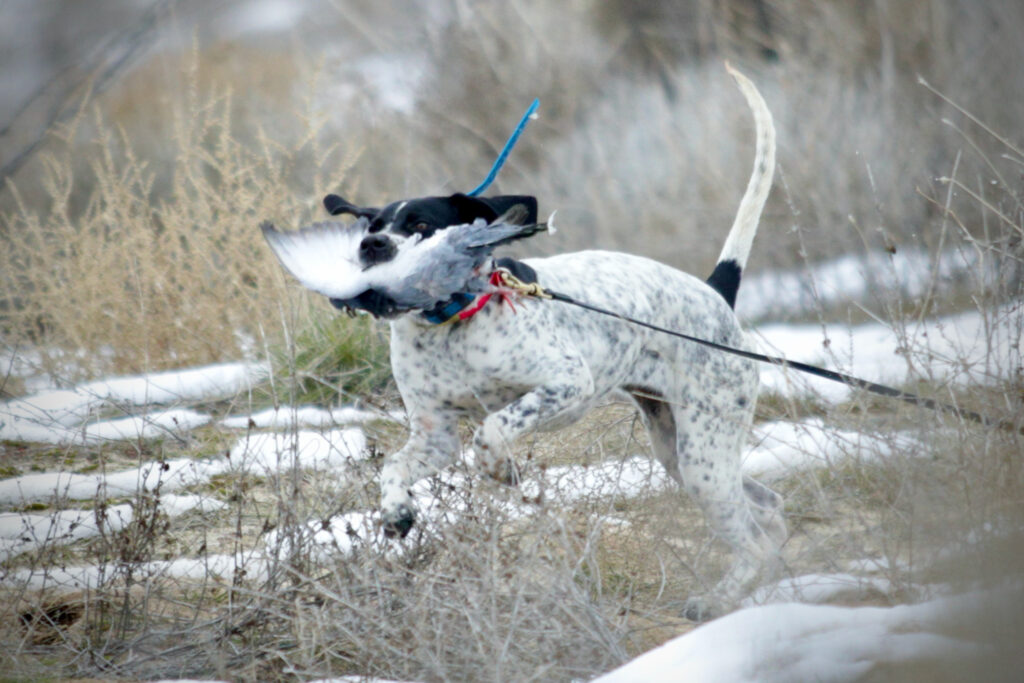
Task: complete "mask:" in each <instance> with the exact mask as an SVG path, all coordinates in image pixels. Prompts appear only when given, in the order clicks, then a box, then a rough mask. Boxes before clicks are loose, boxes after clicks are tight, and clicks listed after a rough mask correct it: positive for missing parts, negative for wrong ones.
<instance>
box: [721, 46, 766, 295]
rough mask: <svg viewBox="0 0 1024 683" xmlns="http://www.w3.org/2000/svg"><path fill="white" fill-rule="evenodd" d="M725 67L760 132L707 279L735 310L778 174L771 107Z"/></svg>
mask: <svg viewBox="0 0 1024 683" xmlns="http://www.w3.org/2000/svg"><path fill="white" fill-rule="evenodd" d="M725 68H726V69H727V70H728V71H729V73H730V74H732V77H733V78H735V79H736V82H737V83H738V84H739V86H740V90H741V91H742V92H743V96H744V97H746V98H747V104H748V105H749V106H750V109H751V110H752V111H753V112H754V124H755V127H756V129H757V150H756V152H755V154H754V172H753V174H751V176H750V182H749V183H747V190H746V192H744V193H743V199H741V200H740V208H739V210H738V211H737V212H736V220H734V221H733V224H732V229H731V230H730V231H729V236H728V237H726V239H725V246H723V247H722V253H721V254H719V256H718V265H716V266H715V270H714V271H712V273H711V277H709V278H708V284H709V285H711V287H713V288H714V289H715V291H717V292H718V293H719V294H721V295H722V298H724V299H725V300H726V301H727V302H728V303H729V306H730V307H735V305H736V292H737V291H738V290H739V288H740V276H741V275H742V273H743V267H744V266H745V265H746V264H747V257H748V256H749V255H750V246H751V245H752V244H753V242H754V235H755V234H756V233H757V223H758V221H759V220H760V218H761V211H762V210H763V209H764V203H765V201H766V200H767V199H768V192H769V191H770V190H771V188H772V177H773V176H774V175H775V126H774V124H773V123H772V115H771V112H769V111H768V105H767V104H765V102H764V99H763V98H762V97H761V93H759V92H758V91H757V88H756V87H754V84H753V83H751V82H750V79H748V78H747V77H746V76H744V75H743V74H741V73H740V72H739V71H736V70H735V69H733V68H732V66H730V65H729V63H728V62H726V64H725Z"/></svg>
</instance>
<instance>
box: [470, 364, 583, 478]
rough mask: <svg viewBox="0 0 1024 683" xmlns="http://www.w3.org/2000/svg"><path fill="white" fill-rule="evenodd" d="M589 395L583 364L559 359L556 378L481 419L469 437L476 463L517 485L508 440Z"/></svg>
mask: <svg viewBox="0 0 1024 683" xmlns="http://www.w3.org/2000/svg"><path fill="white" fill-rule="evenodd" d="M593 395H594V378H593V376H592V375H591V373H590V369H589V367H588V366H587V364H586V363H585V362H584V361H583V360H582V359H578V358H571V357H569V358H565V359H563V362H562V365H561V367H560V368H559V373H558V376H557V377H555V378H552V379H551V380H550V381H548V382H546V383H544V384H542V385H540V386H538V387H536V388H534V389H533V390H531V391H529V392H527V393H526V394H524V395H523V396H521V397H520V398H518V399H517V400H515V401H513V402H512V403H510V404H509V405H507V406H505V407H504V408H502V409H501V410H499V411H497V412H496V413H491V414H490V415H488V416H487V417H486V418H485V419H484V422H483V424H482V425H481V426H480V428H479V429H477V430H476V434H475V435H474V437H473V450H474V452H475V453H476V458H477V464H478V466H479V467H480V468H481V469H482V470H484V471H485V472H486V473H487V474H489V475H490V476H492V477H494V478H495V479H497V480H498V481H500V482H502V483H505V484H509V485H515V484H517V483H518V482H519V471H518V468H517V467H516V464H515V461H514V459H513V457H512V448H511V446H512V443H513V442H514V441H515V440H516V439H517V438H519V437H520V436H522V435H524V434H527V433H529V432H530V431H533V430H534V429H536V428H538V427H542V426H543V425H544V424H546V423H548V422H553V421H556V420H558V419H559V418H562V417H565V416H566V415H567V414H570V413H573V412H575V411H578V410H579V409H580V408H581V407H582V406H583V405H584V404H585V403H586V401H587V400H588V399H589V398H591V397H592V396H593Z"/></svg>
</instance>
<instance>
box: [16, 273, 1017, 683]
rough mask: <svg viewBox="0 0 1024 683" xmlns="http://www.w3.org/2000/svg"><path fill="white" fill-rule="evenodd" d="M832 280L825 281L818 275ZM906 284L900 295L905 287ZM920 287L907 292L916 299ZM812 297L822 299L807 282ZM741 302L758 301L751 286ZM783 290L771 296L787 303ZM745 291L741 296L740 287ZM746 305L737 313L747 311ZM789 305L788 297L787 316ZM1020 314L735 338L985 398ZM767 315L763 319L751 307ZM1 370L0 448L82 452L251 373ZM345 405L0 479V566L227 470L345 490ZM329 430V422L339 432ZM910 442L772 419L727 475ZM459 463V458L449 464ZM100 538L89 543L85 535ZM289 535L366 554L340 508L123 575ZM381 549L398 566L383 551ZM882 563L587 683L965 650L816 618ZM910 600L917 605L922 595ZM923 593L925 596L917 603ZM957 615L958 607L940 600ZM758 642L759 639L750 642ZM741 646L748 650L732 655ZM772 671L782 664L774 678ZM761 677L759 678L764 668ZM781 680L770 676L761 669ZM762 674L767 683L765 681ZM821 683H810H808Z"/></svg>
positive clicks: (627, 473) (176, 500) (179, 425)
mask: <svg viewBox="0 0 1024 683" xmlns="http://www.w3.org/2000/svg"><path fill="white" fill-rule="evenodd" d="M850 267H852V266H850V265H849V264H845V263H837V264H833V266H831V267H830V268H831V269H828V268H826V269H825V270H824V271H822V272H821V273H819V274H820V275H821V277H822V279H823V280H824V281H826V282H830V281H831V280H830V279H829V278H832V279H837V280H839V279H843V277H845V276H844V275H843V273H845V272H846V270H848V269H849V268H850ZM833 271H834V272H833ZM910 285H911V286H916V285H914V284H913V282H911V283H910ZM923 286H924V285H923V284H922V285H921V287H923ZM819 289H820V291H824V292H828V291H831V289H830V288H829V287H826V286H824V285H823V284H822V285H819ZM748 290H752V291H758V288H751V287H749V286H748ZM793 290H794V288H792V287H791V288H789V289H785V290H784V291H793ZM747 293H748V294H750V293H751V292H750V291H748V292H747ZM758 305H759V304H757V303H756V301H755V302H753V303H751V304H749V306H751V307H754V308H756V306H758ZM789 305H791V306H792V307H799V306H802V305H803V303H802V302H801V301H800V300H794V301H792V302H789ZM1020 305H1021V304H1019V303H1018V304H1015V305H1013V306H1009V305H1008V306H1004V307H1002V308H1000V309H997V310H994V311H991V312H990V313H989V314H988V315H986V316H981V315H980V314H978V313H977V312H974V313H963V314H959V315H955V316H948V317H944V318H940V319H932V320H923V321H917V322H915V323H913V324H909V325H908V326H907V327H906V328H904V329H903V330H900V331H894V330H893V329H891V328H889V327H887V326H885V325H881V324H864V325H860V326H856V327H844V326H839V325H837V326H829V327H827V328H822V327H821V326H819V325H770V326H763V327H761V328H758V329H756V330H754V331H753V334H752V336H753V338H754V339H755V340H756V342H757V344H758V345H759V347H760V348H761V349H762V350H764V351H765V352H768V353H772V354H779V355H785V356H787V357H788V358H790V359H794V360H802V361H806V362H813V363H820V364H823V365H825V366H827V367H831V368H835V369H839V370H841V371H843V372H847V373H850V374H854V375H857V376H860V377H864V378H866V379H869V380H874V381H880V382H886V383H896V384H899V383H902V382H905V381H908V380H911V379H914V378H925V379H929V380H932V381H943V382H948V383H950V384H961V383H964V382H967V381H971V382H975V383H981V384H985V383H987V382H990V381H993V380H995V379H998V378H1000V377H1005V376H1006V373H1007V372H1009V371H1012V368H1013V367H1014V363H1018V362H1019V359H1020V358H1021V349H1020V334H1021V332H1020V329H1019V326H1017V325H1016V324H1015V323H1018V322H1019V318H1020ZM765 310H768V309H765ZM4 364H5V365H6V366H7V367H8V368H9V370H8V371H9V372H10V373H11V374H15V375H20V376H22V377H23V378H25V379H26V383H25V385H26V386H35V387H37V388H39V389H40V390H39V391H37V392H36V393H33V394H31V395H29V396H24V397H21V398H17V399H14V400H11V401H8V402H6V403H3V404H0V440H2V441H10V442H39V443H49V444H62V445H74V444H83V445H84V444H95V443H100V442H106V441H116V440H130V441H137V440H140V439H152V438H177V439H186V438H187V437H188V434H189V432H190V430H193V429H195V428H196V427H198V426H202V425H210V424H212V423H214V422H215V420H214V417H213V416H212V415H211V414H209V413H207V412H203V411H201V410H199V409H198V408H196V405H197V404H202V403H204V402H210V401H215V400H217V399H222V398H225V397H233V396H237V395H239V394H245V393H246V392H248V391H249V390H250V389H251V387H252V385H253V384H254V383H256V382H259V381H260V380H262V379H263V378H264V377H265V376H266V373H267V368H266V367H265V366H263V365H259V364H255V365H254V364H245V363H234V364H224V365H216V366H209V367H202V368H190V369H185V370H181V371H178V372H166V373H160V374H154V375H148V376H139V377H118V378H109V379H104V380H100V381H95V382H88V383H83V384H79V385H77V386H74V387H71V388H63V389H56V388H52V387H47V386H45V381H43V380H40V379H39V378H37V377H35V376H34V375H33V368H32V364H31V362H30V358H29V360H26V356H24V355H21V356H17V357H14V356H9V357H8V358H6V359H4ZM762 384H763V387H764V390H766V391H769V392H772V393H775V394H778V395H781V396H786V397H797V398H808V397H810V398H812V399H813V400H815V401H817V402H819V403H821V404H828V403H832V402H839V401H844V400H847V399H848V398H849V394H850V391H849V389H848V388H847V387H845V386H843V385H839V384H833V383H828V382H826V381H824V380H817V379H812V378H808V377H806V376H802V375H799V374H796V373H793V372H783V371H781V370H780V369H778V368H776V367H772V366H764V367H763V368H762ZM396 418H400V416H397V415H387V414H382V413H377V412H371V411H366V410H361V409H356V408H352V407H340V408H333V409H323V408H318V407H309V406H296V407H288V406H284V407H280V408H276V409H268V410H265V411H261V412H255V413H253V414H241V415H234V416H228V417H219V418H217V419H216V426H217V427H218V428H220V429H222V430H227V431H230V432H233V433H234V434H235V436H234V443H233V445H232V446H231V447H230V448H229V449H228V450H227V453H226V454H224V455H219V456H216V457H207V458H179V459H172V460H165V461H160V462H150V463H146V464H143V465H141V466H137V467H132V468H126V469H124V470H121V471H113V472H111V471H106V472H102V473H98V472H86V473H82V472H77V473H76V472H69V471H62V470H59V469H55V470H53V471H48V472H34V473H31V474H25V475H22V476H19V477H12V478H8V479H4V480H2V481H0V509H2V510H6V511H5V512H0V561H4V560H8V559H11V558H16V557H17V556H18V555H19V554H21V553H25V552H27V551H33V550H38V549H40V548H44V547H46V548H52V547H59V546H61V545H65V544H70V543H74V542H76V541H79V540H81V539H84V538H88V537H90V536H94V535H96V534H99V533H101V531H103V532H116V531H117V530H119V529H122V528H124V527H125V526H126V525H127V524H129V523H130V521H131V520H132V518H133V515H134V514H136V506H137V504H138V497H139V496H140V495H142V494H154V493H157V492H158V493H159V496H158V497H157V500H158V504H159V505H160V506H161V508H162V510H163V511H164V512H165V513H166V514H167V515H168V516H169V517H174V516H177V515H182V514H185V513H197V514H202V513H205V512H211V511H215V510H217V509H220V508H222V507H224V506H225V505H226V502H225V501H224V500H220V499H218V498H217V497H216V496H215V495H213V494H205V495H196V494H194V493H181V492H182V491H183V490H184V489H189V488H192V489H193V490H195V488H196V487H201V485H202V484H204V483H207V482H209V481H210V480H211V478H212V477H215V476H217V475H221V474H224V473H230V472H246V473H249V474H254V475H256V476H271V475H275V474H279V473H282V472H287V471H291V470H294V469H300V470H303V471H326V472H330V473H331V475H332V477H333V478H334V479H336V480H338V481H345V480H346V478H348V479H352V478H353V477H358V476H361V474H360V470H359V468H358V467H357V466H356V465H358V463H360V462H362V461H364V460H365V459H366V458H367V457H368V456H369V453H368V448H367V440H366V437H365V435H364V432H363V429H362V428H361V426H360V425H363V424H365V423H367V422H368V421H371V420H394V419H396ZM346 425H347V426H346ZM912 443H913V441H912V437H910V436H904V435H899V434H896V435H892V434H889V435H887V436H886V438H884V439H883V438H878V437H876V436H874V435H871V434H863V433H858V432H852V431H842V430H837V429H835V428H833V427H829V426H827V425H826V424H825V423H824V422H822V421H821V420H819V419H817V418H809V419H804V420H802V421H799V422H795V423H794V422H772V423H766V424H762V425H760V426H758V427H757V428H756V430H755V433H754V435H753V439H752V444H753V445H752V446H751V447H750V448H749V449H748V451H747V453H746V455H745V465H744V466H745V468H746V469H747V471H748V472H750V473H752V474H755V475H758V476H759V477H761V478H762V479H765V480H771V479H774V478H780V477H783V476H786V475H787V474H791V473H792V472H794V471H800V470H808V469H811V468H818V467H830V466H834V465H835V464H837V463H839V462H841V461H842V460H843V459H844V458H848V457H855V458H857V459H858V460H859V461H861V462H863V461H865V460H870V459H884V458H886V457H888V456H889V455H890V454H891V453H892V452H894V449H895V450H896V451H903V452H906V451H907V450H910V449H909V448H908V445H910V444H912ZM467 457H468V458H471V455H470V454H467ZM442 477H443V480H444V482H445V483H446V484H447V485H448V486H449V487H451V488H452V489H453V490H462V489H466V488H468V483H467V481H466V480H465V477H464V475H462V474H460V473H458V472H449V473H444V474H443V475H442ZM669 485H670V482H669V481H668V480H667V478H666V477H665V476H664V475H663V473H662V472H661V470H660V469H659V468H658V467H656V466H654V465H652V463H651V461H650V459H649V458H647V457H645V456H644V455H642V454H636V455H627V456H625V457H622V458H619V459H617V460H612V461H608V462H604V463H602V464H599V465H597V466H591V467H588V468H583V467H579V466H572V465H566V466H560V467H550V468H548V469H546V470H541V471H539V472H534V476H533V477H532V478H529V479H527V480H526V481H524V482H523V484H522V490H523V499H533V500H540V499H543V500H544V501H546V502H548V503H552V504H556V505H569V504H571V503H573V502H574V501H576V500H579V499H580V498H582V497H604V498H609V499H611V498H613V497H615V498H620V499H621V498H632V497H637V496H643V495H647V494H648V493H650V492H651V491H657V490H660V489H663V488H665V487H668V486H669ZM415 493H416V494H417V500H418V504H419V506H420V513H419V514H420V516H421V518H425V519H426V520H428V521H429V520H430V519H431V518H432V517H440V516H444V515H452V514H456V515H457V514H459V512H460V510H459V508H458V504H455V506H454V507H453V506H452V505H451V504H448V505H446V506H445V507H444V509H441V508H439V507H438V506H437V505H436V503H435V501H434V497H433V496H432V495H431V493H430V487H429V485H428V484H422V485H419V486H417V488H416V491H415ZM106 500H121V501H126V502H118V503H116V504H106V505H104V506H103V508H102V509H103V511H104V515H103V520H102V525H101V524H100V522H99V520H98V514H97V509H98V508H97V501H106ZM504 505H505V506H506V508H507V509H506V512H507V513H508V514H509V515H510V516H516V515H520V514H523V515H525V514H528V513H529V510H530V507H529V505H530V504H528V503H523V502H515V501H508V502H506V503H504ZM101 526H102V529H101ZM281 533H288V534H290V535H291V537H292V538H295V534H296V533H298V534H300V535H303V536H304V537H305V538H306V540H307V541H310V542H311V543H312V545H313V547H315V548H319V549H320V551H321V552H322V553H323V555H324V556H329V555H336V554H338V553H347V552H352V551H353V550H354V549H356V548H357V547H358V546H360V545H361V544H377V543H380V540H379V538H378V536H379V534H378V532H377V529H376V527H375V522H374V515H373V512H372V511H370V510H360V511H352V512H348V513H346V514H343V515H337V516H335V517H332V518H330V519H328V520H320V519H318V520H311V521H310V522H309V523H308V525H306V527H305V528H302V529H298V530H296V529H286V530H276V531H275V532H272V533H270V534H266V535H265V536H264V538H263V539H262V545H261V546H258V547H255V548H252V549H250V550H248V551H247V552H246V553H244V554H234V555H232V554H220V555H217V554H211V555H208V556H206V557H204V558H201V559H195V558H177V559H175V558H171V559H165V560H162V561H155V562H149V563H145V564H144V565H140V566H139V567H138V570H139V571H140V572H142V573H144V574H145V575H146V576H174V577H203V576H211V575H213V576H221V577H229V576H232V575H233V574H234V571H235V569H236V568H237V567H240V566H242V565H244V566H245V570H246V573H247V575H248V576H250V577H253V576H259V575H260V573H261V572H263V571H264V569H265V568H266V567H267V566H268V563H269V562H272V561H273V560H274V556H275V554H276V553H279V552H281V551H282V549H283V548H285V547H286V544H282V542H281V539H280V537H279V534H281ZM386 552H401V551H400V550H388V551H386ZM883 565H884V561H883V560H878V559H873V558H864V559H863V560H858V561H854V562H852V563H850V566H848V567H845V568H842V570H841V571H836V572H833V573H825V574H822V573H812V574H806V575H802V576H794V577H790V578H788V579H786V580H784V581H782V582H779V583H776V584H772V585H768V586H765V587H763V588H762V589H761V590H759V591H757V592H756V593H755V594H754V595H752V596H751V597H750V598H749V599H748V601H747V603H746V608H745V609H742V610H740V611H738V612H736V613H734V614H732V615H730V616H728V617H725V618H723V619H720V620H718V621H715V622H713V623H712V624H710V625H707V626H704V627H702V628H700V629H698V630H696V631H694V632H693V633H690V634H687V635H684V636H682V637H680V638H678V639H676V640H673V641H670V642H669V643H666V644H665V645H664V646H662V647H661V648H658V649H656V650H653V651H651V652H649V653H647V654H645V655H643V656H641V657H639V658H637V659H636V660H635V661H634V662H632V663H630V664H628V665H627V666H626V667H624V668H623V669H621V670H619V671H617V672H612V673H610V674H608V675H607V676H604V677H602V678H601V679H600V680H603V681H610V682H612V681H627V680H629V681H632V680H651V681H654V680H675V679H676V676H675V675H673V674H672V673H671V672H678V671H686V672H687V675H688V676H690V677H693V678H694V679H695V680H736V681H739V680H776V678H777V679H778V680H794V679H807V678H815V679H820V680H851V679H853V678H856V677H857V676H858V675H861V674H862V673H863V672H864V671H865V670H866V667H870V666H871V665H872V663H877V662H892V661H897V660H901V659H903V660H905V659H907V658H913V657H930V658H933V657H940V658H941V657H951V656H956V655H957V654H958V653H962V652H966V651H971V652H977V650H978V648H979V647H982V646H980V645H978V644H977V643H970V642H965V641H961V640H957V639H955V638H950V637H947V636H945V635H942V634H941V633H940V632H939V631H937V630H936V628H937V627H935V628H933V626H934V625H935V624H938V623H939V622H940V621H941V620H942V618H943V616H942V615H943V614H944V613H945V611H947V610H949V609H953V608H958V607H963V604H962V602H963V601H965V600H968V601H969V600H970V598H969V597H960V598H956V597H953V598H941V599H934V600H932V601H930V602H923V603H921V604H917V605H909V606H900V607H894V608H857V609H852V608H844V607H834V606H823V605H822V604H821V603H828V602H830V601H833V600H836V599H837V598H838V597H839V596H843V595H847V594H849V593H850V592H851V591H852V592H854V593H857V592H863V591H865V590H868V591H874V592H876V593H878V594H882V595H885V594H888V593H889V592H890V590H891V588H892V587H891V586H890V585H889V581H888V579H887V578H885V576H883V575H881V573H880V570H881V569H885V568H886V567H884V566H883ZM108 579H109V577H108V576H107V575H105V574H104V569H103V568H102V567H95V566H64V565H62V566H60V567H53V566H51V567H43V568H31V569H19V570H16V571H14V572H11V573H8V574H7V575H6V576H5V578H4V581H5V584H7V585H9V586H14V585H21V586H25V587H29V588H33V589H35V588H44V587H45V588H48V589H50V590H55V591H58V592H59V591H62V590H63V591H71V590H80V589H82V588H85V587H96V586H97V585H99V584H101V583H103V582H104V581H106V580H108ZM927 593H928V591H925V594H927ZM932 593H933V594H934V591H933V592H932ZM958 601H959V602H958ZM765 633H767V634H769V636H768V639H767V640H765V637H766V636H765V635H764V634H765ZM755 634H756V635H757V640H758V642H759V643H761V645H758V646H757V647H754V646H752V645H750V643H751V642H752V640H753V639H754V636H755ZM783 660H785V661H787V662H790V664H789V665H787V666H788V668H784V669H777V667H778V666H779V663H780V662H782V661H783ZM773 667H775V668H773ZM778 670H782V671H786V675H785V676H784V677H782V678H779V674H776V673H773V672H775V671H778ZM773 676H775V678H773ZM823 676H824V678H822V677H823Z"/></svg>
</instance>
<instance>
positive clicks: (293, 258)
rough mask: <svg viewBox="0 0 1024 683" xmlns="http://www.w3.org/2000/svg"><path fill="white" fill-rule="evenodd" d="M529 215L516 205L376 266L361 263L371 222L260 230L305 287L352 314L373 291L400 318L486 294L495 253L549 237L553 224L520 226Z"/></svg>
mask: <svg viewBox="0 0 1024 683" xmlns="http://www.w3.org/2000/svg"><path fill="white" fill-rule="evenodd" d="M524 211H525V209H524V208H523V207H522V206H519V205H516V206H513V207H512V208H511V209H510V210H509V211H507V212H505V213H504V214H502V215H501V216H499V217H498V218H497V219H495V220H493V221H491V222H487V221H485V220H483V219H476V220H475V221H473V222H471V223H465V224H462V225H453V226H450V227H447V228H445V229H443V230H438V231H437V232H435V233H434V234H433V235H431V236H429V237H427V238H420V236H418V235H413V236H411V237H409V238H407V239H405V240H402V241H401V242H400V243H399V244H397V250H396V252H395V255H394V257H393V258H392V259H390V260H388V261H384V262H382V263H375V264H372V265H370V266H364V265H363V264H362V262H361V261H360V258H359V246H360V244H361V243H362V241H363V239H364V237H365V236H366V235H367V234H368V231H369V225H370V222H369V220H368V219H367V218H366V217H359V218H357V219H356V220H355V221H351V222H348V223H344V222H338V221H325V222H319V223H313V224H312V225H308V226H305V227H303V228H300V229H299V230H296V231H280V230H278V229H277V228H276V227H274V225H273V224H272V223H270V222H264V223H263V224H262V225H261V226H260V227H261V230H262V232H263V236H264V237H265V238H266V240H267V243H268V244H269V245H270V247H271V249H272V250H273V252H274V254H275V255H276V256H277V258H278V260H279V261H280V262H281V265H283V266H284V268H285V270H287V271H288V272H290V273H291V274H292V275H293V276H294V277H295V278H296V279H297V280H298V281H299V282H300V283H301V284H302V285H303V286H305V287H306V288H308V289H310V290H312V291H314V292H317V293H319V294H323V295H324V296H326V297H328V298H329V299H331V301H332V303H334V302H338V301H340V302H344V303H345V304H346V305H348V306H352V307H359V302H360V301H361V300H367V299H368V297H366V296H365V294H366V293H368V292H373V293H374V294H375V295H376V298H379V297H380V296H383V297H386V298H387V299H388V300H389V301H390V304H391V307H390V309H389V313H392V314H394V313H401V312H407V311H411V310H429V309H432V308H434V307H435V306H437V305H439V304H441V303H443V302H445V301H448V300H450V299H451V298H452V297H453V296H454V295H456V294H459V293H469V294H479V293H483V292H486V291H488V290H489V289H490V288H491V285H489V283H488V276H489V274H490V273H489V272H483V270H482V269H481V266H483V265H484V264H486V263H487V262H488V260H489V259H490V257H491V254H492V253H493V251H494V250H495V249H496V248H497V247H499V246H501V245H504V244H508V243H509V242H513V241H516V240H520V239H524V238H527V237H531V236H533V235H535V234H537V233H539V232H543V231H546V230H548V226H549V223H551V222H552V220H551V219H550V218H549V219H548V221H547V222H542V223H529V224H526V225H519V224H517V223H519V222H520V221H521V220H522V218H523V214H524ZM336 305H337V304H336ZM367 310H369V309H367Z"/></svg>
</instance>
